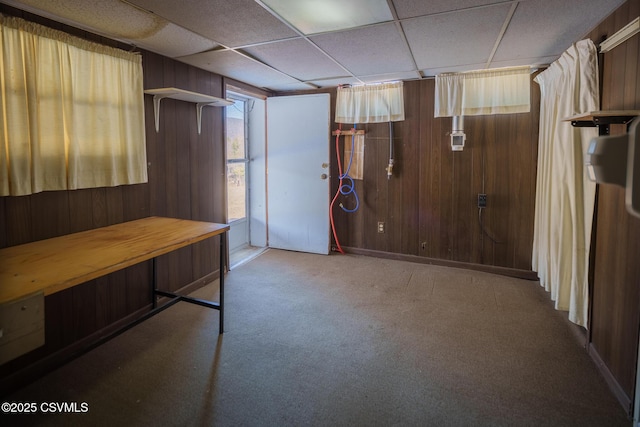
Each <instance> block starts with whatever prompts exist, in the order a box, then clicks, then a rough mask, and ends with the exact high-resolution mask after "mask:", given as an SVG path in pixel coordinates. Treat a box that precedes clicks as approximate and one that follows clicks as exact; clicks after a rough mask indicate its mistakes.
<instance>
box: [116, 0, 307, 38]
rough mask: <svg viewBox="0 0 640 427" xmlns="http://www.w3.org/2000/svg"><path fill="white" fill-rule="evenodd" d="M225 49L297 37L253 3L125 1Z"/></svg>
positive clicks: (223, 0) (250, 0) (247, 0)
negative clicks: (183, 3) (182, 3)
mask: <svg viewBox="0 0 640 427" xmlns="http://www.w3.org/2000/svg"><path fill="white" fill-rule="evenodd" d="M127 1H129V2H130V3H132V4H135V5H137V6H139V7H141V8H143V9H146V10H149V11H151V12H153V13H155V14H157V15H160V16H162V17H163V18H165V19H167V20H168V21H171V22H174V23H176V24H178V25H180V26H182V27H185V28H188V29H190V30H192V31H194V32H196V33H198V34H200V35H202V36H204V37H206V38H208V39H211V40H213V41H216V42H218V43H220V44H222V45H224V46H227V47H238V46H244V45H248V44H253V43H259V42H264V41H273V40H280V39H285V38H288V37H295V36H297V34H296V32H295V31H293V30H292V29H291V28H289V27H288V26H287V25H285V24H284V23H282V22H280V20H278V19H277V18H276V17H274V16H273V15H271V14H270V13H269V12H268V11H267V10H265V9H264V8H263V7H262V6H260V5H259V4H258V3H256V2H255V1H253V0H233V1H228V0H191V1H189V2H188V3H187V4H185V5H184V7H183V5H180V4H176V2H175V0H127Z"/></svg>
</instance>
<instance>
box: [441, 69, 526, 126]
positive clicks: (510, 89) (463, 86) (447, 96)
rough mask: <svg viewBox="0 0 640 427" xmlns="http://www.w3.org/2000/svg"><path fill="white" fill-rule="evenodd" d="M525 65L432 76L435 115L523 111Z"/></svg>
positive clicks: (469, 114) (524, 109) (447, 115)
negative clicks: (434, 80)
mask: <svg viewBox="0 0 640 427" xmlns="http://www.w3.org/2000/svg"><path fill="white" fill-rule="evenodd" d="M530 73H531V70H530V69H529V67H518V68H508V69H504V68H503V69H495V70H482V71H470V72H466V73H446V74H439V75H437V76H436V87H435V110H434V111H435V114H434V116H435V117H452V116H476V115H483V114H514V113H527V112H529V110H530V108H531V107H530V87H531V79H530Z"/></svg>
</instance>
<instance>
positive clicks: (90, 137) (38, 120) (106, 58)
mask: <svg viewBox="0 0 640 427" xmlns="http://www.w3.org/2000/svg"><path fill="white" fill-rule="evenodd" d="M0 30H1V31H0V92H1V94H2V100H1V102H0V116H1V117H2V118H3V120H2V121H1V122H0V138H1V139H0V196H9V195H11V196H21V195H26V194H33V193H38V192H41V191H47V190H66V189H78V188H91V187H106V186H116V185H122V184H137V183H142V182H147V166H146V163H147V162H146V142H145V128H144V93H143V77H142V58H141V57H140V55H138V54H133V53H128V52H125V51H122V50H119V49H114V48H111V47H107V46H102V45H99V44H96V43H91V42H88V41H86V40H82V39H79V38H77V37H73V36H70V35H68V34H66V33H63V32H60V31H56V30H52V29H50V28H47V27H44V26H41V25H38V24H34V23H31V22H27V21H24V20H22V19H19V18H13V17H3V16H0Z"/></svg>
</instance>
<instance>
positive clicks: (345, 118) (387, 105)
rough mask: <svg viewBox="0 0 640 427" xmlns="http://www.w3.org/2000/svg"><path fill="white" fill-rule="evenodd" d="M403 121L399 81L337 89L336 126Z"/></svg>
mask: <svg viewBox="0 0 640 427" xmlns="http://www.w3.org/2000/svg"><path fill="white" fill-rule="evenodd" d="M401 120H404V93H403V84H402V82H393V83H379V84H371V85H363V86H354V87H338V95H337V98H336V123H383V122H397V121H401Z"/></svg>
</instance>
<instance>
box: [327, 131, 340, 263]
mask: <svg viewBox="0 0 640 427" xmlns="http://www.w3.org/2000/svg"><path fill="white" fill-rule="evenodd" d="M341 132H342V123H341V124H340V125H339V127H338V131H337V132H336V158H337V160H338V173H339V175H338V177H339V179H340V180H339V182H338V190H337V191H336V195H335V196H333V200H332V201H331V205H330V206H329V218H330V220H331V230H332V231H333V239H334V240H335V241H336V248H337V249H338V252H340V253H341V254H344V250H342V246H340V241H338V234H337V233H336V225H335V224H334V222H333V205H334V204H335V202H336V200H337V199H338V196H339V195H340V189H341V188H342V162H341V161H340V144H339V142H340V133H341Z"/></svg>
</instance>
